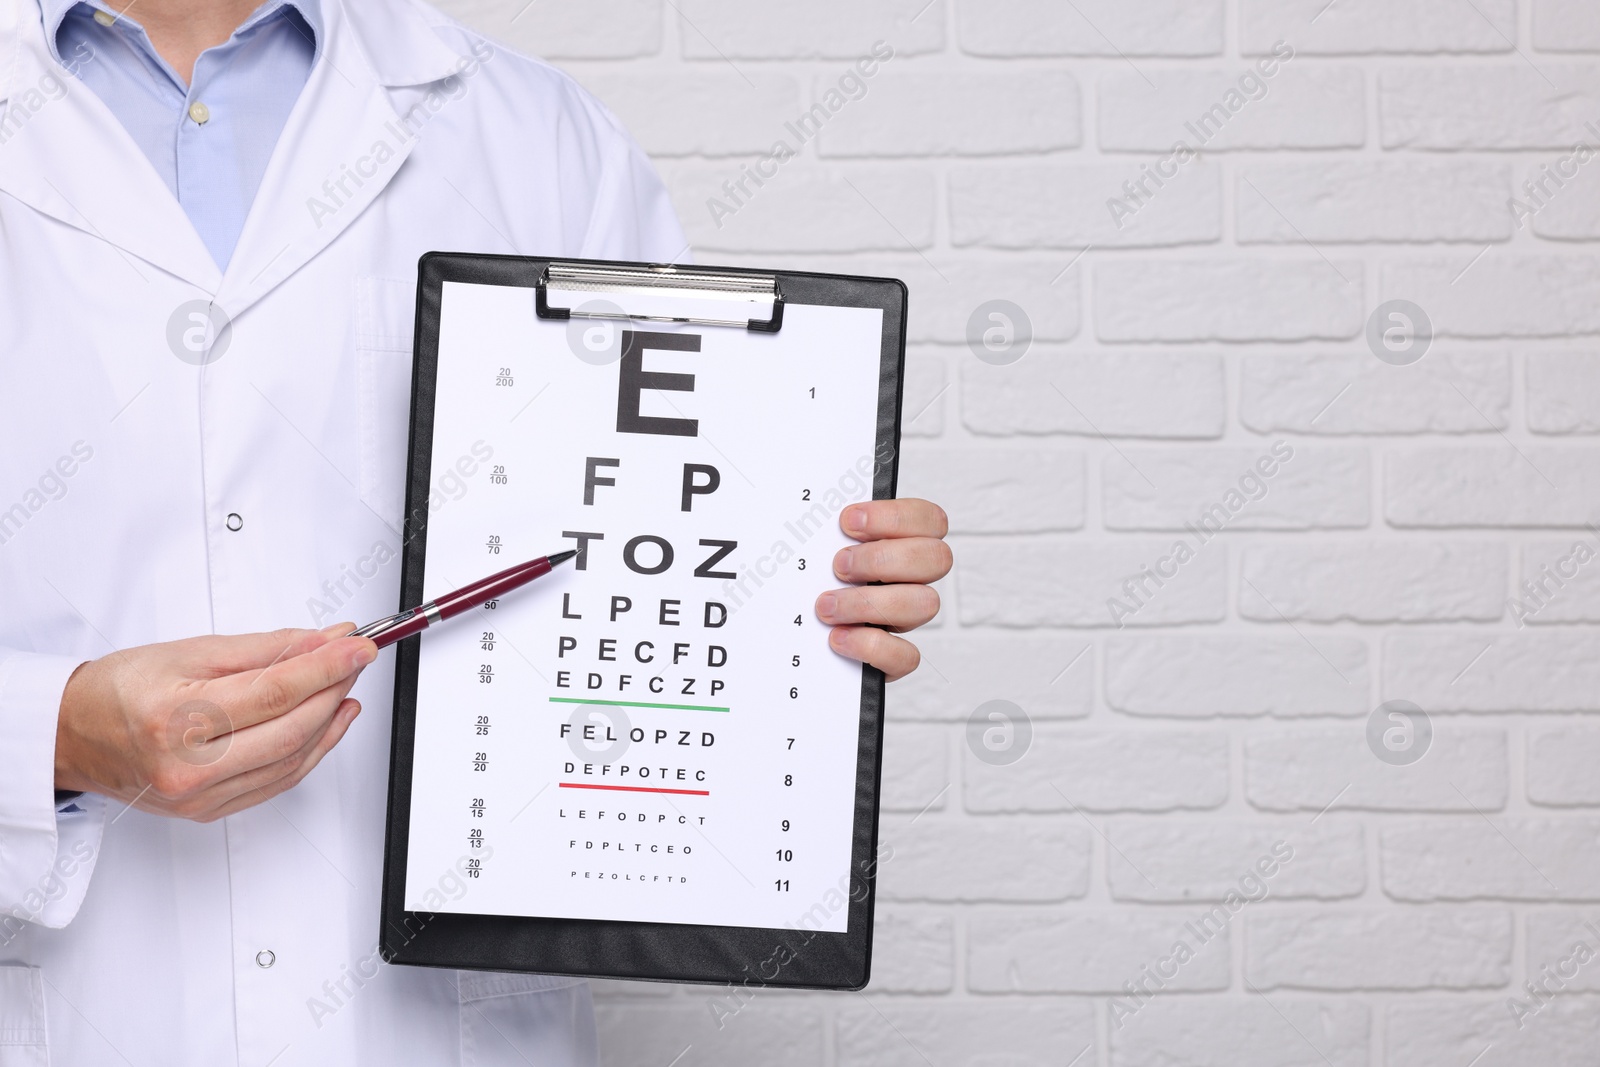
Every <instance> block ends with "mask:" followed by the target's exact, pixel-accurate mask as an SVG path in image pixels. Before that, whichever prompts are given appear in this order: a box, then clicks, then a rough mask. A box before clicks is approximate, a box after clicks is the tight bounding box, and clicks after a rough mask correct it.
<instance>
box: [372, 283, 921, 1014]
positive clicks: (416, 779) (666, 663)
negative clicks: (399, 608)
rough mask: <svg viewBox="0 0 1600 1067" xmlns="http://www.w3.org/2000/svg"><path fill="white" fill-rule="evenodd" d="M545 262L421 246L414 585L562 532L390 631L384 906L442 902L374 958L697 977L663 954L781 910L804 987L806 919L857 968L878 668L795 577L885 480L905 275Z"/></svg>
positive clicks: (828, 566) (772, 921) (816, 958)
mask: <svg viewBox="0 0 1600 1067" xmlns="http://www.w3.org/2000/svg"><path fill="white" fill-rule="evenodd" d="M430 260H432V261H433V264H432V265H433V268H434V273H435V274H436V275H438V277H437V288H436V290H430V286H429V278H428V273H429V271H428V266H429V261H430ZM485 260H487V261H488V262H487V264H485V262H484V261H485ZM545 266H547V265H546V264H544V263H543V261H529V260H515V259H501V258H498V257H437V258H436V257H428V258H427V259H425V260H424V285H423V290H424V291H423V293H422V297H421V299H420V300H419V304H420V305H422V307H423V317H425V318H430V320H431V321H430V322H429V323H427V324H425V325H424V328H423V330H422V331H420V332H419V338H420V339H421V340H422V341H423V342H424V343H422V344H419V357H422V358H421V359H420V362H419V367H418V376H417V386H416V388H417V392H418V399H419V402H418V403H417V404H416V407H417V416H419V418H416V421H415V423H414V427H413V457H412V463H413V469H412V472H411V479H410V480H411V483H412V494H411V499H410V500H409V501H408V511H409V513H410V515H411V517H412V518H413V519H417V518H419V516H418V515H417V510H418V509H419V508H420V509H422V510H424V511H425V512H426V518H425V523H422V522H418V523H416V525H418V526H419V527H422V530H425V534H423V533H422V531H421V530H419V536H417V537H416V538H415V539H414V542H413V541H410V540H408V546H407V548H408V556H407V560H406V563H407V568H408V574H407V580H406V585H407V589H406V593H407V596H408V597H409V596H413V595H414V594H420V596H419V597H418V598H419V599H425V598H427V597H429V596H433V595H437V594H438V593H441V592H444V591H447V590H449V589H451V588H455V587H458V586H460V585H463V584H465V583H467V582H469V581H472V580H474V579H476V578H479V577H481V576H483V575H484V574H487V573H490V572H492V571H495V570H498V569H501V568H503V567H506V566H509V565H511V564H513V563H516V562H520V561H523V560H527V559H533V558H536V557H539V556H543V555H547V554H553V553H555V552H559V551H564V550H567V549H575V550H577V551H578V557H577V559H576V560H575V561H574V562H572V563H567V564H565V565H563V566H561V567H558V568H557V569H556V570H555V571H554V572H553V573H552V574H550V575H549V576H547V577H545V578H542V579H540V580H539V581H537V582H535V583H533V584H532V585H530V586H528V587H526V588H524V589H522V590H519V591H517V592H515V593H513V594H511V595H509V596H508V597H506V598H504V599H503V600H501V601H498V602H491V604H490V605H487V606H486V607H485V608H483V609H480V610H478V611H476V612H474V613H471V614H469V615H466V616H463V617H461V618H460V619H458V620H456V621H454V622H452V623H450V624H448V625H445V626H442V627H438V628H435V629H433V630H432V631H430V632H428V633H427V634H425V635H423V636H422V637H421V639H420V641H417V640H411V641H408V642H406V643H404V644H403V645H402V646H401V649H402V652H401V663H400V672H401V674H400V685H399V686H398V687H397V688H398V690H399V694H398V696H397V737H396V743H397V751H396V771H397V774H396V777H397V785H399V784H403V786H404V788H403V789H400V790H397V791H395V792H394V794H393V795H392V797H391V836H390V860H391V863H390V864H388V865H386V868H388V869H386V889H385V894H386V909H385V910H386V924H385V925H386V929H387V928H388V927H389V926H391V925H392V921H390V920H389V915H390V908H389V907H388V905H389V904H391V903H393V904H395V907H394V909H393V911H394V914H395V916H396V917H398V916H401V915H404V916H409V917H412V920H413V925H415V917H416V916H428V917H430V919H431V922H432V925H433V927H434V929H433V931H431V932H424V933H423V934H421V935H419V936H417V937H416V938H414V939H412V940H410V941H407V942H405V943H402V944H399V945H397V946H391V947H392V948H393V949H394V951H393V952H392V953H391V954H390V955H391V958H395V959H398V960H399V961H401V962H405V961H406V957H407V954H408V950H411V951H412V954H413V955H417V956H419V957H426V956H428V955H429V952H428V951H425V950H427V949H428V948H429V946H432V954H433V955H434V956H438V957H440V959H439V960H437V961H439V962H443V961H444V960H443V957H445V956H448V957H449V962H451V965H455V966H472V965H474V964H475V963H476V962H478V958H480V957H482V955H483V954H482V952H481V951H480V950H481V948H482V945H483V944H484V943H485V942H486V940H495V939H498V940H499V941H500V942H502V943H503V942H504V941H505V940H506V939H507V938H510V940H511V942H513V943H517V944H521V945H523V946H525V948H524V949H523V950H521V951H520V954H518V955H516V956H515V958H511V959H509V960H508V958H507V956H506V954H505V952H504V951H503V950H499V951H496V952H491V953H490V956H491V957H492V958H484V959H482V960H481V965H484V966H494V967H499V968H516V967H519V966H520V967H523V968H525V969H542V970H550V971H558V972H559V971H563V970H566V971H571V972H573V973H623V974H635V973H638V974H643V975H644V976H658V973H657V972H659V976H662V977H676V978H680V979H687V980H694V979H696V978H704V979H710V978H713V977H716V976H717V975H716V973H706V974H702V973H700V971H698V970H696V967H695V965H688V966H678V965H677V964H675V963H674V961H673V959H672V956H673V953H674V952H676V953H678V954H680V955H681V956H683V958H684V959H685V960H690V959H692V958H694V957H695V955H696V954H700V955H704V954H705V953H706V951H707V945H711V946H713V947H714V951H713V952H712V955H716V954H718V953H720V954H721V955H722V956H723V957H725V963H724V967H725V969H728V970H732V969H733V967H732V964H733V963H734V962H735V961H736V960H739V959H740V958H741V952H744V950H742V949H740V948H739V947H738V945H739V943H740V941H741V939H744V940H749V938H750V937H752V936H754V938H755V940H754V941H753V942H752V943H751V944H752V946H753V947H751V948H750V949H749V950H748V952H745V953H744V954H745V957H747V958H746V959H745V962H744V963H743V964H741V966H748V965H749V962H750V961H756V962H761V961H763V960H767V957H768V956H770V955H771V953H768V952H763V950H762V947H761V946H764V945H765V944H766V941H771V940H773V939H774V938H773V934H774V933H777V934H779V935H781V936H780V938H779V940H780V941H781V940H782V938H788V939H789V941H790V943H791V949H792V951H793V953H794V955H795V956H796V957H797V959H796V960H795V961H785V962H786V963H788V965H789V966H788V970H789V972H790V973H788V974H779V975H777V976H775V977H774V978H773V980H774V982H775V984H785V983H786V980H794V981H795V982H796V983H797V984H815V983H817V982H818V981H819V980H820V981H821V982H822V983H823V984H826V981H827V980H826V977H825V976H823V975H822V974H821V972H818V973H817V974H815V975H813V974H812V973H811V971H812V969H814V968H815V967H819V966H821V959H822V957H823V956H824V955H827V954H826V953H823V952H822V951H821V949H820V946H818V945H816V944H813V942H814V940H815V939H816V937H817V935H823V942H824V943H828V942H829V941H831V942H833V943H834V944H835V945H846V944H847V941H849V942H860V945H859V948H860V954H861V956H862V957H863V960H862V966H863V967H864V966H865V962H864V956H865V949H866V941H867V935H868V934H869V931H868V930H866V929H864V927H866V926H868V925H869V923H870V907H868V908H863V907H862V904H863V903H866V904H868V905H870V890H871V885H872V874H873V868H874V866H875V862H874V857H873V855H872V851H871V846H872V842H873V841H874V840H875V807H876V797H875V792H876V784H877V751H876V749H877V737H878V736H879V734H878V730H880V729H881V706H882V680H881V675H879V674H878V672H876V671H871V670H865V669H863V668H862V666H861V665H860V664H858V663H854V662H852V661H849V660H846V659H844V658H843V657H840V656H838V655H837V654H835V653H834V652H833V651H832V650H831V649H830V648H829V647H828V642H827V637H828V627H827V626H825V625H824V624H822V623H821V622H819V621H818V620H817V618H816V614H815V609H814V605H815V601H816V598H817V596H818V595H819V594H821V593H822V592H824V591H826V590H828V589H832V588H837V587H838V586H839V585H840V584H841V583H840V582H839V581H838V579H837V578H835V577H834V575H833V573H832V560H833V556H834V554H835V553H836V552H837V551H838V550H839V549H840V548H842V547H844V546H845V545H847V544H850V543H852V542H851V541H850V540H849V539H848V538H846V537H845V536H844V534H843V533H842V532H841V531H840V529H839V513H840V512H841V511H842V510H843V508H844V507H845V506H847V505H848V504H850V503H854V502H858V501H863V500H869V499H872V498H873V497H874V496H875V495H877V496H886V495H890V493H891V492H892V479H893V460H894V452H895V448H896V444H897V441H896V437H895V434H896V431H897V428H898V402H899V395H898V394H899V366H900V359H901V351H902V345H903V342H902V341H901V340H900V337H901V334H902V331H903V326H902V324H903V317H904V313H903V290H902V289H901V288H900V287H899V285H898V283H892V282H881V281H869V280H851V279H837V278H822V277H813V276H799V275H779V276H771V275H768V276H766V277H767V278H769V279H774V281H773V285H772V290H773V291H779V290H781V293H782V296H781V297H778V298H777V299H776V300H775V299H774V296H773V292H768V294H767V295H766V296H765V298H764V299H763V297H762V295H761V293H760V292H759V291H758V292H756V293H754V294H752V293H751V292H748V291H746V290H747V288H748V286H746V285H745V283H746V282H747V281H748V280H749V279H750V277H752V275H751V274H750V273H749V272H732V273H716V272H711V271H698V270H697V271H693V272H690V273H689V274H687V275H685V274H682V273H674V274H672V275H671V276H670V278H667V279H664V280H665V282H666V284H662V283H661V282H658V281H657V279H656V278H654V277H651V276H649V275H638V274H634V275H629V276H628V277H626V278H623V279H622V280H620V281H619V280H618V279H617V278H614V277H607V276H606V275H605V274H604V273H601V272H600V271H599V268H596V273H593V274H589V275H584V277H585V278H586V279H588V280H587V281H584V282H583V283H581V284H580V283H573V284H574V285H575V288H574V289H572V290H568V291H561V292H558V291H557V288H556V286H555V284H554V283H553V282H552V284H551V285H550V286H549V287H548V289H540V288H538V287H537V286H536V285H535V284H533V282H531V281H529V278H530V277H544V275H543V274H539V273H532V274H531V273H530V272H538V271H541V270H542V269H543V268H544V267H545ZM571 269H572V270H576V271H580V272H581V271H583V270H584V268H583V267H582V266H581V265H578V266H574V267H572V268H571ZM719 279H720V281H721V282H723V283H726V286H724V287H723V288H719ZM729 287H731V290H732V291H731V292H730V291H729ZM808 294H809V296H808ZM824 297H825V298H826V299H824ZM886 297H887V298H888V300H887V303H888V306H887V307H886V306H884V304H885V298H886ZM807 299H809V300H810V301H811V302H807ZM541 302H546V306H545V309H544V310H545V313H546V314H547V315H550V316H551V317H541V316H540V309H539V305H540V304H541ZM623 305H626V310H625V311H624V307H623ZM552 307H554V308H555V310H554V311H552V310H551V308H552ZM564 311H572V312H576V314H574V315H572V317H570V318H561V317H560V316H561V315H562V314H563V312H564ZM587 314H593V315H596V316H600V317H592V318H591V317H584V316H585V315H587ZM624 315H632V316H643V315H650V316H654V317H655V318H656V319H658V320H659V319H661V318H665V317H677V318H692V319H696V320H714V322H715V324H713V323H712V321H694V322H665V321H648V320H644V319H641V318H637V317H636V318H627V317H623V316H624ZM613 316H615V317H613ZM769 320H770V321H771V326H770V327H768V328H767V329H765V330H764V329H762V328H760V327H762V326H765V325H766V324H767V323H768V322H769ZM749 321H754V322H755V323H756V325H757V328H749V327H747V326H746V325H744V324H745V323H746V322H749ZM724 322H727V323H737V324H736V325H728V324H723V323H724ZM434 331H436V333H434ZM430 333H434V337H436V340H434V339H433V338H429V337H423V336H422V335H424V334H430ZM424 408H431V411H427V412H424V411H423V409H424ZM424 415H425V416H426V417H420V416H424ZM424 433H426V436H427V439H428V443H429V445H430V446H431V447H428V448H427V449H426V452H427V457H426V458H427V465H426V474H427V478H426V484H427V486H428V493H427V496H426V497H423V496H421V495H420V490H421V487H422V484H423V482H422V479H421V477H420V475H421V473H422V464H421V459H422V451H423V449H422V448H421V447H419V446H421V445H422V442H421V441H420V440H419V438H421V437H422V436H423V434H424ZM441 486H448V487H451V488H453V489H455V491H454V492H447V493H440V492H439V489H440V487H441ZM410 535H411V531H410V530H409V529H408V538H409V537H410ZM419 571H420V575H421V581H420V590H419V589H415V588H413V586H414V585H416V584H417V577H418V572H419ZM407 646H410V649H409V653H408V652H407ZM864 738H865V740H866V743H865V745H864V744H863V739H864ZM402 761H403V762H404V763H405V766H404V767H402V766H401V763H402ZM401 779H404V781H403V782H401V781H400V780H401ZM402 794H403V796H402ZM864 794H865V795H864ZM402 803H403V805H404V808H405V811H404V818H403V819H396V815H397V814H399V812H398V810H397V809H398V808H399V807H400V805H401V804H402ZM401 824H403V838H402V826H401ZM402 840H403V854H404V865H403V868H402V867H401V866H400V865H399V864H398V863H397V862H395V860H396V858H397V857H396V853H397V852H400V851H402V849H401V848H400V845H401V842H402ZM863 846H865V847H863ZM441 872H455V874H456V875H457V878H456V879H455V880H453V881H452V882H451V884H452V885H456V884H459V885H460V886H461V887H462V889H461V891H460V892H458V893H441V892H440V891H439V889H438V887H439V884H440V876H441ZM400 882H403V885H397V884H395V883H400ZM596 924H600V925H596ZM617 924H635V925H621V926H619V925H617ZM597 930H603V932H604V934H603V937H602V938H601V941H600V942H596V943H595V947H593V948H592V949H590V950H589V951H588V952H586V953H585V954H583V957H582V959H574V960H569V959H567V957H566V955H564V952H565V950H562V951H553V950H552V949H551V947H550V946H552V945H566V946H568V947H569V948H570V947H572V946H575V945H578V944H581V943H583V942H584V941H585V936H586V935H593V934H595V931H597ZM444 931H453V932H454V936H453V937H447V936H446V935H445V933H444ZM489 931H493V932H494V935H493V937H492V938H490V937H487V934H488V932H489ZM541 931H542V933H543V934H544V935H545V936H543V937H542V938H541V936H540V933H541ZM619 931H621V932H622V933H623V935H626V932H627V931H635V932H637V933H638V934H639V936H640V937H641V938H642V939H643V940H641V941H640V942H639V943H638V944H637V945H634V946H633V947H632V948H626V949H619V948H618V946H619V945H622V944H625V943H626V942H627V940H628V939H627V937H626V936H622V938H621V940H620V941H619V940H618V937H619ZM763 931H765V932H767V933H766V934H765V935H764V936H765V940H763V934H762V933H761V932H763ZM596 936H599V935H596ZM796 938H803V941H796V940H795V939H796ZM452 941H454V945H453V946H452V945H451V944H450V942H452ZM602 942H603V946H606V947H602ZM674 946H678V947H676V948H674ZM850 947H852V948H854V947H855V946H853V945H852V946H850ZM808 950H809V951H810V954H811V956H812V957H813V959H812V960H810V961H805V960H804V959H803V957H804V956H805V954H806V951H808ZM829 951H830V952H835V950H832V949H830V950H829ZM607 953H611V954H613V955H616V954H618V953H620V957H621V958H618V959H613V960H608V959H607V955H606V954H607ZM829 958H834V957H829ZM641 959H648V965H646V964H642V963H641V962H640V961H641ZM417 961H418V962H435V961H436V960H433V959H427V958H419V959H418V960H417ZM804 962H808V963H809V964H810V967H807V966H802V965H801V964H802V963H804ZM769 966H771V967H773V968H774V969H778V968H777V966H776V964H772V963H770V961H769ZM713 970H714V969H713ZM861 980H862V981H864V980H865V979H864V971H863V974H862V976H861ZM852 981H853V979H852ZM846 984H848V983H846Z"/></svg>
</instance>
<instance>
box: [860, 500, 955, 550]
mask: <svg viewBox="0 0 1600 1067" xmlns="http://www.w3.org/2000/svg"><path fill="white" fill-rule="evenodd" d="M839 528H840V529H842V530H843V531H844V532H845V533H847V534H849V535H850V536H851V537H854V538H855V539H856V540H857V541H878V540H882V539H883V538H886V537H943V536H944V535H945V534H947V533H949V532H950V520H949V519H948V518H947V517H946V516H945V513H944V508H941V507H940V506H939V505H938V504H935V503H932V502H931V501H927V500H918V499H915V498H910V499H906V500H866V501H863V502H862V503H860V504H851V505H850V506H849V507H847V508H845V509H844V511H842V512H840V513H839Z"/></svg>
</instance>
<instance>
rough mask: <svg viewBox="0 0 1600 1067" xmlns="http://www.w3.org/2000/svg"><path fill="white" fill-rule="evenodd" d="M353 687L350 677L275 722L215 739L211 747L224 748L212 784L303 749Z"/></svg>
mask: <svg viewBox="0 0 1600 1067" xmlns="http://www.w3.org/2000/svg"><path fill="white" fill-rule="evenodd" d="M355 683H356V676H355V675H351V676H350V677H348V678H345V679H343V680H341V681H339V682H337V683H336V684H334V685H331V686H329V687H328V688H327V689H324V690H323V691H322V692H320V693H313V694H312V695H311V696H310V697H308V698H307V699H306V700H304V701H302V702H301V703H300V705H299V706H298V707H295V708H294V709H292V710H290V711H289V712H287V713H285V714H283V715H280V716H278V717H277V718H276V719H268V720H267V721H265V722H260V723H257V724H256V725H254V726H248V727H245V728H244V729H242V730H235V731H233V732H232V733H230V734H228V735H226V736H224V737H219V738H217V739H216V740H215V741H213V742H212V744H213V745H219V746H221V745H226V746H227V748H226V751H225V753H224V755H223V757H222V758H221V759H219V760H217V761H216V771H217V774H216V780H217V781H219V782H220V781H222V780H223V779H226V778H231V777H234V776H235V775H239V774H244V773H246V772H249V771H252V770H255V769H256V768H258V767H265V766H268V765H269V764H272V763H276V762H278V761H279V760H282V759H285V758H287V757H289V756H291V755H293V754H294V753H295V752H298V751H300V750H301V749H303V748H304V747H305V746H306V744H307V742H308V741H309V740H311V739H312V738H314V737H316V736H317V735H319V734H320V733H321V732H322V730H324V729H325V728H326V727H327V725H328V722H329V720H331V719H332V718H333V716H334V714H335V713H336V712H337V711H338V710H339V706H340V704H341V702H342V701H343V700H344V698H345V697H347V696H349V695H350V688H351V687H352V686H353V685H355Z"/></svg>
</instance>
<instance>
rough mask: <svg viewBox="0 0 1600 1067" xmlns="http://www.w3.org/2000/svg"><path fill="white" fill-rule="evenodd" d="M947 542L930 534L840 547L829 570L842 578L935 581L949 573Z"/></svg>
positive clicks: (855, 580) (855, 579)
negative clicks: (928, 535)
mask: <svg viewBox="0 0 1600 1067" xmlns="http://www.w3.org/2000/svg"><path fill="white" fill-rule="evenodd" d="M953 561H954V556H953V555H952V554H951V552H950V546H949V545H947V544H945V543H944V542H943V541H940V540H938V539H936V538H933V537H907V538H901V539H899V540H894V541H870V542H868V543H867V544H864V545H851V546H849V547H848V548H841V549H840V550H839V551H838V553H837V554H836V555H835V556H834V557H833V573H834V574H836V575H838V576H839V580H840V581H844V582H921V583H924V584H926V583H928V582H937V581H938V580H939V579H940V578H943V577H944V576H945V575H947V574H949V573H950V565H951V563H952V562H953Z"/></svg>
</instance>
